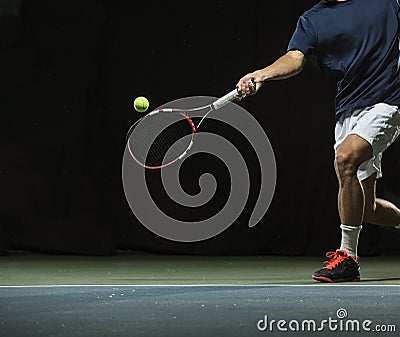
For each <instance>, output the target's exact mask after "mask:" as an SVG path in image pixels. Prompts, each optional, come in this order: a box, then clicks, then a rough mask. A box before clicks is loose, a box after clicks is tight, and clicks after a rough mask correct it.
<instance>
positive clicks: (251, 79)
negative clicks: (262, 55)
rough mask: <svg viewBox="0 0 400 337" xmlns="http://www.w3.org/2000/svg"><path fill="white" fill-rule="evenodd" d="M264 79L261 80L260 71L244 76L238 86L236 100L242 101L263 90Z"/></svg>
mask: <svg viewBox="0 0 400 337" xmlns="http://www.w3.org/2000/svg"><path fill="white" fill-rule="evenodd" d="M262 83H263V79H262V78H261V76H260V74H259V71H255V72H252V73H249V74H247V75H245V76H243V77H242V78H241V79H240V80H239V82H238V83H237V85H236V88H237V89H238V94H237V96H236V99H237V100H238V101H240V100H241V99H243V98H245V97H247V96H252V95H255V94H256V93H257V92H258V90H259V89H260V88H261V86H262Z"/></svg>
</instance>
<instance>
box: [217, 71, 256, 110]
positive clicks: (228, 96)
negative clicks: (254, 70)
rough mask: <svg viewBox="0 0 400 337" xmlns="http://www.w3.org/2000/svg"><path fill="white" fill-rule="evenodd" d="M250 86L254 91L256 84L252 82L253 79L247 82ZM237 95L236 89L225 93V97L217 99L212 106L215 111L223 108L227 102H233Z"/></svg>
mask: <svg viewBox="0 0 400 337" xmlns="http://www.w3.org/2000/svg"><path fill="white" fill-rule="evenodd" d="M249 82H251V84H252V85H253V88H254V89H255V87H256V83H255V82H254V80H253V79H251V80H249ZM237 94H238V89H237V88H236V89H235V90H232V91H231V92H229V93H227V94H226V95H225V96H223V97H221V98H219V99H217V100H216V101H215V102H214V103H213V104H212V106H213V108H214V109H215V110H218V109H221V108H222V107H223V106H225V105H227V104H228V103H229V102H232V101H234V100H235V97H236V95H237Z"/></svg>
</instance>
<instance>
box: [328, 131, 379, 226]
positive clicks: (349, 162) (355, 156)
mask: <svg viewBox="0 0 400 337" xmlns="http://www.w3.org/2000/svg"><path fill="white" fill-rule="evenodd" d="M370 158H372V147H371V145H370V144H369V143H368V142H367V141H366V140H364V139H363V138H361V137H360V136H357V135H354V134H350V135H349V136H347V137H346V139H345V140H344V141H343V142H342V143H341V144H340V145H339V147H338V148H337V150H336V156H335V169H336V174H337V177H338V180H339V193H338V208H339V216H340V220H341V222H342V224H344V225H347V226H361V223H362V222H363V218H364V208H365V196H364V191H363V187H362V185H361V182H360V181H359V179H358V177H357V171H358V167H359V166H360V165H361V163H363V162H364V161H367V160H369V159H370Z"/></svg>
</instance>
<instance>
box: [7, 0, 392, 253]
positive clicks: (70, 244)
mask: <svg viewBox="0 0 400 337" xmlns="http://www.w3.org/2000/svg"><path fill="white" fill-rule="evenodd" d="M315 3H316V1H309V0H301V1H300V0H291V1H262V0H252V1H245V2H242V1H227V0H226V1H223V0H209V1H202V2H186V3H184V2H180V1H175V2H174V1H172V2H171V1H131V0H108V1H106V0H103V1H100V0H99V1H95V0H82V1H65V0H57V1H50V0H35V1H33V0H31V1H30V0H21V1H18V0H8V1H2V2H1V6H0V48H1V52H0V92H1V99H0V109H1V110H0V128H1V129H0V251H1V252H2V253H6V252H7V251H11V250H16V249H18V250H19V249H23V250H32V251H41V252H50V253H72V254H96V255H102V254H113V253H115V252H117V251H119V250H140V251H149V252H160V253H185V254H207V255H208V254H209V255H214V254H227V255H234V254H284V255H313V254H322V253H324V252H325V251H326V250H332V249H336V248H337V247H338V244H339V240H340V231H339V228H338V225H339V219H338V215H337V208H336V191H337V182H336V177H335V174H334V170H333V127H334V117H333V95H334V92H333V86H332V83H331V81H330V79H329V78H327V77H325V75H323V74H322V73H321V72H320V71H319V70H318V69H317V68H316V67H315V66H313V65H312V63H311V62H309V63H307V65H306V67H305V69H304V71H303V72H302V73H301V74H300V75H299V76H297V77H295V78H292V79H290V80H285V81H280V82H270V83H268V84H266V85H265V86H264V87H263V90H262V91H261V92H260V93H259V94H258V95H257V96H254V97H251V98H249V99H247V100H245V101H243V102H241V103H240V104H241V105H242V106H243V107H244V108H246V109H247V110H248V111H250V112H251V113H252V114H253V116H254V117H255V118H256V119H257V120H258V121H259V123H260V124H261V125H262V126H263V127H264V129H265V131H266V133H267V135H268V137H269V139H270V141H271V143H272V146H273V148H274V151H275V155H276V159H277V167H278V181H277V189H276V194H275V197H274V200H273V202H272V204H271V207H270V209H269V211H268V213H267V215H266V216H265V217H264V219H263V220H262V223H261V224H260V225H258V226H256V227H255V228H253V229H249V228H248V227H246V223H245V222H244V221H241V220H240V218H239V220H238V221H237V222H235V223H234V224H233V225H232V226H231V227H230V228H229V229H228V230H226V231H225V232H223V233H222V234H220V235H219V236H217V237H215V238H212V239H209V240H206V241H202V242H198V243H177V242H173V241H168V240H165V239H162V238H161V237H158V236H156V235H154V234H153V233H151V232H149V231H148V230H147V229H146V228H145V227H143V226H142V225H141V224H140V223H138V221H137V220H136V219H135V218H134V216H133V214H132V213H131V211H130V209H129V207H128V205H127V202H126V200H125V197H124V194H123V189H122V182H121V161H122V155H123V152H124V139H125V133H126V131H127V129H128V128H129V126H130V125H131V124H132V123H133V122H134V121H135V120H137V119H138V118H139V117H140V116H141V115H140V114H139V113H137V112H135V111H134V110H133V108H132V101H133V99H134V98H135V97H137V96H139V95H144V96H146V97H148V98H149V100H150V103H151V108H153V109H154V108H156V107H157V106H159V105H161V104H163V103H165V102H168V101H171V100H175V99H178V98H181V97H187V96H195V95H206V96H220V95H223V94H225V92H226V91H228V90H231V89H232V88H233V87H234V86H235V84H236V82H237V80H238V79H239V78H240V77H241V76H242V75H244V74H245V73H247V72H249V71H253V70H255V69H256V68H260V67H263V66H265V65H267V64H269V63H270V62H272V61H273V60H275V59H276V58H277V57H279V56H280V55H282V54H283V53H284V52H285V50H286V46H287V44H288V41H289V39H290V36H291V34H292V32H293V30H294V28H295V24H296V21H297V18H298V16H299V15H300V14H301V13H302V12H304V11H305V10H306V9H308V8H309V7H311V6H312V5H313V4H315ZM399 150H400V147H399V142H396V143H395V144H394V145H393V146H392V147H391V148H390V149H389V150H388V151H387V153H386V154H385V158H384V163H383V166H384V178H383V179H381V180H380V182H379V188H378V192H379V194H380V195H385V196H387V197H388V198H390V199H391V200H392V201H394V202H398V201H399V200H400V181H399V180H400V179H399V172H400V171H399V169H400V161H399ZM364 228H365V230H363V231H362V234H361V240H360V253H361V255H367V254H379V253H382V252H385V253H386V252H393V251H398V250H399V249H400V233H398V232H397V231H395V230H393V229H381V228H379V227H376V226H365V227H364Z"/></svg>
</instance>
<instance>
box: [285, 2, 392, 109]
mask: <svg viewBox="0 0 400 337" xmlns="http://www.w3.org/2000/svg"><path fill="white" fill-rule="evenodd" d="M399 12H400V7H399V3H398V1H397V0H347V1H342V2H335V1H332V0H324V1H320V2H319V3H318V4H317V5H315V6H314V7H313V8H311V9H310V10H308V11H306V12H305V13H304V14H303V15H302V16H301V17H300V19H299V21H298V23H297V27H296V30H295V32H294V34H293V36H292V39H291V41H290V42H289V46H288V50H300V51H301V52H302V53H303V54H305V55H310V54H313V55H315V57H316V59H317V62H318V63H319V64H320V65H321V66H322V68H324V69H327V70H329V71H330V72H332V73H333V75H334V77H335V80H336V84H337V94H336V102H335V103H336V114H337V115H339V114H340V113H341V112H343V111H345V110H347V109H353V108H363V107H367V106H371V105H374V104H376V103H387V104H391V105H397V106H400V72H399V37H398V33H399Z"/></svg>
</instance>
